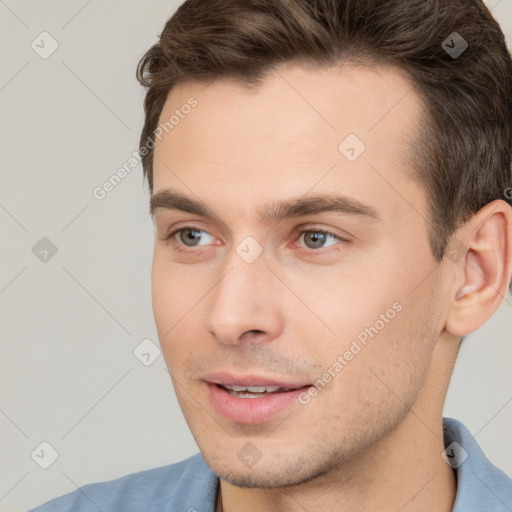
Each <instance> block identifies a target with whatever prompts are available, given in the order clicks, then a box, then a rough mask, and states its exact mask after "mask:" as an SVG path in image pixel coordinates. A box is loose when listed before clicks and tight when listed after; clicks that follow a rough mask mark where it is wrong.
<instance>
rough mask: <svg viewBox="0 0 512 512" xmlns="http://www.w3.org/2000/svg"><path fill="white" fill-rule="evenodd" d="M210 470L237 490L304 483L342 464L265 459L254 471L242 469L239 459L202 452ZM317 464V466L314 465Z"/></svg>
mask: <svg viewBox="0 0 512 512" xmlns="http://www.w3.org/2000/svg"><path fill="white" fill-rule="evenodd" d="M202 455H203V458H204V460H205V462H206V464H207V465H208V466H209V468H210V469H211V470H212V471H213V472H214V473H215V474H216V475H217V476H218V477H219V478H220V479H221V480H223V481H225V482H228V483H229V484H231V485H234V486H236V487H243V488H260V489H274V488H280V487H290V486H296V485H300V484H304V483H306V482H309V481H311V480H314V479H315V478H319V477H321V476H322V475H324V474H326V473H328V472H330V471H332V470H333V469H334V468H335V467H337V466H339V465H340V461H338V460H333V459H332V458H329V460H317V461H312V460H311V458H309V459H308V458H304V457H301V456H299V457H294V458H293V459H292V460H289V459H288V460H286V459H285V460H283V459H281V461H279V462H276V461H272V460H265V458H262V459H261V460H260V461H258V462H257V463H256V464H255V465H254V466H253V467H252V468H246V467H243V465H242V464H241V463H240V462H239V461H238V459H235V460H233V459H229V460H228V459H226V458H222V457H219V456H215V457H213V458H210V457H208V456H207V455H206V454H205V453H202ZM315 462H316V463H315Z"/></svg>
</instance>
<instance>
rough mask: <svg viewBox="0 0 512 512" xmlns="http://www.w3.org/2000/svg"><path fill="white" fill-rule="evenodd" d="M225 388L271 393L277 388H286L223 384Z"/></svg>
mask: <svg viewBox="0 0 512 512" xmlns="http://www.w3.org/2000/svg"><path fill="white" fill-rule="evenodd" d="M224 387H225V388H226V389H229V390H230V391H246V392H249V393H273V392H274V391H277V390H278V389H281V390H283V391H287V390H288V388H280V387H279V386H226V385H224Z"/></svg>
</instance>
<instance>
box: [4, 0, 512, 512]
mask: <svg viewBox="0 0 512 512" xmlns="http://www.w3.org/2000/svg"><path fill="white" fill-rule="evenodd" d="M177 5H178V2H176V1H164V0H151V1H139V2H126V1H124V2H122V1H119V0H118V1H115V0H103V1H101V2H100V1H99V0H89V1H83V0H79V1H78V0H72V1H70V0H66V1H64V0H58V1H57V0H55V1H48V0H46V1H42V0H32V1H19V2H15V1H14V0H0V34H1V36H0V37H1V41H0V43H1V48H2V55H1V57H2V66H1V67H0V109H1V111H0V119H1V121H0V123H1V124H0V126H1V134H0V140H1V144H2V146H1V150H2V152H1V154H2V159H1V188H0V223H1V233H2V266H1V275H0V307H1V311H2V316H1V320H0V326H1V341H2V353H1V358H0V365H1V366H0V379H1V395H0V429H1V431H0V433H1V447H0V449H1V454H2V455H1V458H0V460H1V472H0V510H1V511H9V512H20V511H24V510H27V509H28V508H30V507H32V506H35V505H37V504H39V503H42V502H44V501H47V500H48V499H50V498H52V497H55V496H57V495H61V494H64V493H68V492H71V491H73V490H75V489H76V488H77V486H81V485H84V484H86V483H91V482H96V481H102V480H108V479H113V478H116V477H119V476H122V475H125V474H128V473H132V472H135V471H140V470H143V469H147V468H152V467H157V466H162V465H165V464H169V463H172V462H174V461H178V460H181V459H183V458H186V457H187V456H189V455H191V454H193V453H195V452H196V451H197V447H196V445H195V443H194V441H193V439H192V436H191V435H190V433H189V431H188V429H187V426H186V424H185V421H184V419H183V417H182V415H181V411H180V410H179V407H178V404H177V401H176V399H175V397H174V392H173V390H172V386H171V383H170V379H169V376H168V374H167V373H166V371H165V365H164V361H163V358H162V357H161V356H160V357H159V358H158V359H156V360H155V361H154V362H153V364H151V365H150V366H148V367H146V366H144V365H143V364H142V363H141V362H140V361H139V360H138V359H137V358H136V357H135V356H134V354H133V350H134V348H135V347H137V346H138V345H139V343H140V342H141V341H142V340H144V339H147V338H149V339H151V340H153V341H154V342H156V343H157V335H156V329H155V327H154V321H153V316H152V310H151V295H150V269H151V255H152V240H153V225H152V222H151V220H150V217H149V215H148V206H147V205H148V192H147V191H146V188H145V186H143V183H142V170H141V166H140V165H138V166H137V167H136V168H135V169H134V170H133V171H132V172H131V173H130V174H129V175H128V176H127V177H126V178H125V179H124V180H123V182H122V183H121V184H119V185H118V186H117V187H116V188H115V189H114V190H113V191H112V192H111V193H110V194H108V195H107V197H106V198H105V199H104V200H103V201H99V200H97V199H95V198H94V197H93V195H92V190H93V189H94V187H96V186H101V185H102V184H103V183H104V182H105V181H106V180H107V179H108V178H109V177H110V176H111V175H112V174H113V173H114V172H115V171H116V170H117V169H118V168H119V167H121V166H122V165H123V164H124V163H125V162H126V161H127V160H128V159H129V158H130V157H131V156H132V154H133V152H134V151H137V149H138V138H139V134H140V130H141V128H142V122H143V110H142V101H143V97H144V91H143V90H142V88H141V87H140V86H139V85H138V83H137V82H136V80H135V68H136V64H137V62H138V60H139V58H140V57H141V56H142V54H143V53H144V51H145V50H146V49H147V48H149V46H150V45H151V44H153V43H154V42H156V40H157V36H158V34H159V33H160V32H161V30H162V28H163V26H164V23H165V21H166V20H167V19H168V18H169V16H170V15H171V14H172V13H173V12H174V10H175V9H176V7H177ZM489 5H490V6H491V7H493V8H494V9H493V12H494V14H495V16H496V17H497V18H498V20H499V21H500V22H501V24H502V26H503V27H504V30H505V32H506V34H507V36H508V39H509V41H510V40H512V0H501V1H498V0H490V2H489ZM43 31H47V32H49V33H50V34H51V36H52V37H53V38H54V39H55V40H56V41H57V42H58V45H59V47H58V49H57V50H56V51H55V52H54V53H53V54H52V55H51V56H50V57H48V58H47V59H42V58H41V57H40V56H39V55H38V54H37V53H36V52H35V51H34V50H33V49H32V48H31V43H32V41H33V40H34V39H36V38H37V37H38V36H39V34H40V33H41V32H43ZM46 48H48V46H46ZM42 237H48V238H49V239H51V241H52V242H53V243H54V244H55V245H56V246H57V248H58V252H57V254H56V255H55V256H54V257H53V258H52V259H51V260H49V261H48V262H47V263H42V262H41V261H39V260H38V259H37V258H36V257H35V255H34V254H33V253H32V247H33V246H34V245H35V244H36V243H37V242H38V241H39V240H40V239H41V238H42ZM511 320H512V298H511V296H510V295H508V296H507V297H506V301H505V302H504V303H503V305H502V306H501V308H500V310H499V311H498V312H497V313H496V315H495V316H494V317H493V318H492V320H491V321H490V322H488V324H486V325H485V326H484V327H483V328H482V329H480V330H479V331H478V332H477V333H474V334H473V335H471V336H470V337H469V338H467V340H466V341H465V342H464V345H463V348H462V349H461V353H460V356H459V360H458V363H457V367H456V370H455V374H454V377H453V381H452V385H451V388H450V390H449V393H448V398H447V403H446V409H445V416H451V417H456V418H458V419H460V420H461V421H463V422H464V423H465V424H466V425H467V426H468V428H469V429H470V430H471V431H472V433H473V434H476V439H477V441H478V442H479V443H480V445H481V446H482V447H483V449H484V451H485V452H486V453H487V455H488V457H489V458H490V459H491V460H492V461H493V462H494V463H495V464H496V465H498V466H499V467H501V468H503V469H504V470H505V471H506V472H507V473H508V474H509V475H511V476H512V442H511V440H510V433H511V432H512V403H511V402H512V375H511V371H510V369H511V355H512V344H511V341H512V340H511V338H512V336H511V332H512V322H511ZM43 441H46V442H49V443H50V444H51V445H52V446H53V447H54V448H55V449H56V450H57V452H58V455H59V456H58V458H57V460H56V461H55V462H54V463H53V464H52V465H51V466H50V467H49V468H48V469H46V470H45V469H42V468H41V467H39V465H38V464H36V462H35V461H34V460H33V459H32V458H31V453H32V452H33V450H34V449H36V448H37V447H38V446H39V445H40V443H41V442H43ZM43 452H44V450H43ZM36 453H39V454H41V453H42V452H40V451H39V452H36ZM44 453H45V455H44V457H46V456H47V455H48V451H46V452H44ZM44 457H43V456H41V457H40V458H39V460H42V459H43V458H44ZM35 458H36V459H37V456H35ZM413 463H416V462H413Z"/></svg>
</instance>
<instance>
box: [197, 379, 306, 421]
mask: <svg viewBox="0 0 512 512" xmlns="http://www.w3.org/2000/svg"><path fill="white" fill-rule="evenodd" d="M205 386H206V390H207V394H208V399H209V401H210V403H211V404H212V406H213V408H214V409H215V410H216V412H217V413H218V414H220V415H221V416H223V417H224V418H225V419H228V420H230V421H234V422H237V423H245V424H257V423H263V422H266V421H270V420H272V419H273V418H275V417H276V416H278V415H279V413H281V412H282V411H283V410H285V409H289V408H290V407H293V406H294V405H296V402H297V398H298V395H299V394H300V393H302V392H303V391H304V390H305V389H307V388H308V387H309V386H310V384H309V383H303V382H284V381H279V380H277V379H273V378H266V377H262V376H255V375H254V376H234V375H229V374H211V375H208V376H206V377H205Z"/></svg>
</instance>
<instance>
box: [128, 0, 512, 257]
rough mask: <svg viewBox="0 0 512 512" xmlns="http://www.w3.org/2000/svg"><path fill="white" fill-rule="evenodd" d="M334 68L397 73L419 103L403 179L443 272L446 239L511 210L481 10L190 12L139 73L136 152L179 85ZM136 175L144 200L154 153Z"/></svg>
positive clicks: (464, 3)
mask: <svg viewBox="0 0 512 512" xmlns="http://www.w3.org/2000/svg"><path fill="white" fill-rule="evenodd" d="M454 32H457V34H459V35H460V36H461V37H462V38H463V40H464V41H466V42H467V44H468V47H467V49H466V50H465V51H464V52H463V53H462V54H461V55H459V56H454V55H451V54H450V53H449V52H448V50H447V49H446V48H447V46H446V45H447V44H448V48H449V47H451V46H454V45H455V43H454V40H453V37H454V36H453V33H454ZM450 37H452V39H450ZM455 37H458V36H455ZM445 41H448V43H444V44H443V42H445ZM343 61H345V62H346V61H349V62H355V63H357V62H370V63H376V64H389V65H393V66H396V67H397V68H399V69H400V70H402V71H405V73H406V75H407V76H408V78H409V80H410V82H411V84H412V86H413V87H414V88H415V90H416V91H417V92H418V93H419V95H420V97H421V98H422V99H423V102H424V104H425V106H426V109H425V110H426V111H425V112H424V119H422V128H421V129H420V130H419V132H421V133H418V134H417V136H416V137H414V140H411V141H409V143H410V144H413V147H414V155H415V158H414V165H413V169H412V173H413V175H414V176H415V177H416V178H417V179H418V180H419V182H420V183H421V184H422V185H423V186H424V187H425V190H426V193H427V197H428V201H429V210H430V211H429V239H430V244H431V247H432V253H433V255H434V257H435V258H436V260H437V261H441V260H442V258H443V255H444V253H445V249H446V245H447V243H448V241H449V238H450V237H451V236H452V234H453V233H454V231H455V230H456V229H457V228H458V227H460V226H461V225H462V224H463V223H465V222H466V221H467V220H469V218H470V217H471V216H472V215H474V214H475V213H476V212H477V211H478V210H479V209H480V208H482V207H483V206H484V205H485V204H487V203H489V202H491V201H493V200H495V199H503V200H505V201H507V202H508V203H509V204H511V205H512V200H511V196H512V175H511V153H512V60H511V57H510V53H509V51H508V50H507V46H506V43H505V37H504V35H503V32H502V31H501V29H500V27H499V25H498V23H497V22H496V20H495V19H494V18H493V17H492V15H491V13H490V12H489V10H488V9H487V7H486V6H485V5H484V4H483V3H482V2H481V1H480V0H187V1H185V2H184V3H183V4H182V5H181V6H180V7H179V8H178V9H177V11H176V12H175V13H174V15H173V16H172V17H171V18H170V19H169V20H168V21H167V23H166V24H165V27H164V29H163V31H162V33H161V35H160V38H159V41H158V42H157V43H156V44H155V45H153V46H152V47H151V48H150V49H149V50H148V51H147V52H146V53H145V55H144V56H143V57H142V59H141V60H140V62H139V64H138V67H137V79H138V80H139V82H140V83H141V85H143V86H144V87H147V89H148V90H147V93H146V97H145V103H144V109H145V115H146V119H145V124H144V127H143V130H142V134H141V138H140V148H141V149H142V147H144V146H145V145H146V143H147V140H148V139H151V137H152V135H153V134H154V132H155V129H156V128H157V125H158V122H159V117H160V114H161V112H162V109H163V106H164V104H165V101H166V99H167V94H168V92H169V91H170V90H171V89H172V87H173V86H175V85H176V84H178V83H181V82H186V81H196V82H205V83H209V82H212V81H214V80H215V79H217V78H221V77H222V78H224V77H228V78H231V79H233V80H236V81H237V82H239V83H240V84H244V85H246V86H248V87H254V86H256V85H258V84H259V83H261V81H262V79H263V78H264V77H265V74H266V73H269V72H271V71H272V70H273V69H275V68H276V67H277V66H278V65H279V64H281V63H285V62H296V63H299V64H300V63H316V64H318V65H327V66H328V65H336V64H337V63H340V62H343ZM146 151H147V148H146ZM142 163H143V169H144V175H145V176H146V177H147V180H148V184H149V187H150V190H151V193H152V192H153V169H152V166H153V150H150V151H149V152H148V153H147V154H146V155H145V156H143V157H142Z"/></svg>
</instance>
